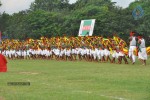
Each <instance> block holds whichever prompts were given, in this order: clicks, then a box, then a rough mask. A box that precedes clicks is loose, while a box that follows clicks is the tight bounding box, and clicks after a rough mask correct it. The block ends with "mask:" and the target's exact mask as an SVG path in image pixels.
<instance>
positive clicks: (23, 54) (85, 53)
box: [1, 46, 128, 64]
mask: <svg viewBox="0 0 150 100" xmlns="http://www.w3.org/2000/svg"><path fill="white" fill-rule="evenodd" d="M121 49H122V48H119V47H117V48H113V50H111V51H110V50H109V48H108V47H102V46H101V47H92V48H91V47H77V48H72V47H54V48H44V49H42V48H40V49H28V50H14V49H10V50H4V51H1V53H2V54H3V55H5V56H6V57H7V58H9V59H56V60H70V61H75V60H86V61H101V62H105V61H110V62H112V63H115V59H118V63H121V59H122V58H123V59H124V61H125V63H126V64H128V61H127V59H126V57H125V53H124V52H123V51H122V50H121Z"/></svg>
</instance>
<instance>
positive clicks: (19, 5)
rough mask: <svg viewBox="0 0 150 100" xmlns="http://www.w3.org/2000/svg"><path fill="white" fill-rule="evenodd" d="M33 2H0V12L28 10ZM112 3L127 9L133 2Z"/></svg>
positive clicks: (19, 0)
mask: <svg viewBox="0 0 150 100" xmlns="http://www.w3.org/2000/svg"><path fill="white" fill-rule="evenodd" d="M33 1H34V0H1V2H2V6H1V7H0V12H1V13H2V12H4V11H5V12H6V13H9V14H13V13H17V12H19V11H21V10H25V9H28V8H29V6H30V4H31V2H33ZM112 1H113V2H117V4H116V5H118V6H121V7H123V8H126V7H128V5H129V4H130V3H131V2H133V1H134V0H112ZM74 2H76V0H70V3H74Z"/></svg>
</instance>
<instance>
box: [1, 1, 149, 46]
mask: <svg viewBox="0 0 150 100" xmlns="http://www.w3.org/2000/svg"><path fill="white" fill-rule="evenodd" d="M0 5H1V3H0ZM138 5H140V6H141V7H142V9H143V10H144V16H143V17H141V18H139V19H137V20H135V19H134V18H133V16H132V11H133V9H134V8H135V7H137V6H138ZM149 5H150V1H149V0H135V1H134V2H132V3H131V4H130V5H129V7H128V8H125V9H123V8H121V7H118V6H116V5H115V2H112V1H111V0H77V2H76V3H73V4H70V3H69V0H35V1H34V2H33V3H31V5H30V8H29V9H28V10H24V11H20V12H19V13H14V14H12V15H9V14H7V13H5V12H3V13H0V31H2V33H3V36H5V37H7V38H10V39H27V38H34V39H36V38H40V37H41V36H46V37H57V36H63V35H66V36H78V31H79V27H80V22H81V20H84V19H96V23H95V28H94V33H93V35H95V36H104V37H108V36H112V35H113V34H114V33H115V34H118V35H119V36H120V37H121V38H123V39H124V40H127V38H128V36H129V33H130V31H136V32H137V33H140V34H144V36H145V37H147V38H148V37H149V36H150V6H149ZM149 41H150V40H148V39H147V44H150V42H149Z"/></svg>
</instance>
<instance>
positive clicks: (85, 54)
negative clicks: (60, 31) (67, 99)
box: [0, 32, 147, 65]
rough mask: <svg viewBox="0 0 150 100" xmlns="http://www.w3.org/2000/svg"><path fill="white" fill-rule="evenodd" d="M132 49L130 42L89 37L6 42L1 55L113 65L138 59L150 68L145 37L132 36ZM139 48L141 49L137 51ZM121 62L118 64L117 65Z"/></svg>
mask: <svg viewBox="0 0 150 100" xmlns="http://www.w3.org/2000/svg"><path fill="white" fill-rule="evenodd" d="M129 43H130V44H129V49H127V48H128V46H127V44H126V42H125V41H124V40H122V39H121V38H119V37H118V36H116V35H114V36H113V37H112V38H109V37H108V38H103V37H101V36H87V37H56V38H55V37H52V38H46V37H42V38H41V39H39V40H33V39H27V40H26V41H19V40H8V39H6V40H3V41H2V44H0V53H2V54H3V55H5V56H6V57H8V58H9V59H56V60H64V61H66V60H70V61H75V60H85V61H101V62H107V61H110V62H111V63H122V60H124V62H125V64H128V60H127V58H130V60H131V61H132V64H134V63H135V58H136V56H137V55H138V59H139V60H140V61H141V62H142V64H143V65H146V60H147V53H146V46H145V40H144V38H143V37H142V36H135V33H134V32H131V33H130V38H129ZM136 48H138V50H137V51H135V50H136ZM116 59H117V62H116V61H115V60H116Z"/></svg>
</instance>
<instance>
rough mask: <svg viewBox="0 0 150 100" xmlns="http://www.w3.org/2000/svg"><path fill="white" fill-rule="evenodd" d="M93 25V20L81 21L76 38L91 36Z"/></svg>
mask: <svg viewBox="0 0 150 100" xmlns="http://www.w3.org/2000/svg"><path fill="white" fill-rule="evenodd" d="M94 25H95V19H89V20H81V24H80V29H79V35H78V36H92V34H93V30H94Z"/></svg>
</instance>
